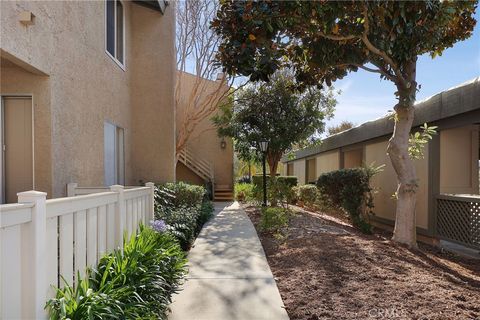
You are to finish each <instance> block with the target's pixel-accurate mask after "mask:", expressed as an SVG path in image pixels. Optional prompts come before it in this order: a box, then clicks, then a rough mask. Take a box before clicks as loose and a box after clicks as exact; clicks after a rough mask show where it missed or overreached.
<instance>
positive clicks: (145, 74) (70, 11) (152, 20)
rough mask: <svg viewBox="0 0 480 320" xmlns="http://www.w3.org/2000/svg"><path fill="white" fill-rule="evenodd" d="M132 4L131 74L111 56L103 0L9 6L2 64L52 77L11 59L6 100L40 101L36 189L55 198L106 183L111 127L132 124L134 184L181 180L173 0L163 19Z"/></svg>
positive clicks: (128, 152)
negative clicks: (26, 14) (72, 188)
mask: <svg viewBox="0 0 480 320" xmlns="http://www.w3.org/2000/svg"><path fill="white" fill-rule="evenodd" d="M123 5H124V10H125V70H123V69H122V68H121V67H120V66H119V65H118V64H117V63H116V62H115V61H113V59H112V58H111V57H110V56H108V55H107V53H106V52H105V2H104V1H58V2H53V1H52V2H48V1H45V2H44V1H38V2H33V1H31V2H30V1H12V2H4V1H2V2H1V3H0V8H1V10H0V11H1V16H0V21H1V24H2V28H1V34H0V39H1V43H0V47H1V49H2V51H1V53H2V62H3V61H5V60H10V61H12V60H13V61H14V63H17V64H19V63H18V61H17V60H20V61H23V62H24V63H25V64H27V65H28V68H27V69H33V68H34V69H37V70H38V71H39V72H38V73H40V74H43V75H35V74H33V73H31V72H29V71H27V70H25V68H21V67H15V66H11V65H10V64H9V63H8V64H7V65H8V66H7V67H4V66H2V68H1V94H2V95H9V94H27V95H31V96H32V98H33V103H34V128H35V134H34V142H35V151H34V154H35V181H36V186H35V187H36V189H37V190H41V191H46V192H48V194H49V196H50V197H59V196H64V195H65V186H66V184H67V183H69V182H77V183H79V185H80V186H82V185H83V186H99V185H103V183H104V163H103V159H104V155H103V150H104V143H103V139H104V137H103V134H104V122H105V121H109V122H111V123H113V124H115V125H117V126H119V127H122V128H124V132H125V173H126V175H125V181H126V184H138V182H139V181H140V180H143V181H147V180H153V181H171V180H174V179H175V170H174V132H175V121H174V117H175V109H174V100H173V85H174V79H175V72H174V71H175V70H174V68H175V49H174V32H175V15H174V8H173V5H174V4H172V5H170V6H169V7H167V9H166V12H165V14H164V15H163V16H162V15H161V14H160V13H159V12H156V11H153V10H151V9H148V8H144V7H141V6H138V5H135V4H132V3H131V2H129V1H123ZM22 11H30V12H32V13H33V14H34V15H35V18H34V24H33V25H30V26H24V25H22V24H21V23H20V22H19V18H18V17H19V14H20V12H22ZM87 21H88V23H87ZM12 57H14V59H12ZM24 63H20V64H24Z"/></svg>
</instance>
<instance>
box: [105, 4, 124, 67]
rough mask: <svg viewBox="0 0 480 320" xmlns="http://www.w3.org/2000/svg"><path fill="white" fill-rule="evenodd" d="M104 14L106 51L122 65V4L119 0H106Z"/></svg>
mask: <svg viewBox="0 0 480 320" xmlns="http://www.w3.org/2000/svg"><path fill="white" fill-rule="evenodd" d="M105 16H106V23H105V25H106V34H105V36H106V49H107V52H108V53H109V54H110V56H111V57H112V58H114V60H115V61H116V62H118V63H119V64H120V65H121V66H122V67H123V66H124V64H125V63H124V62H125V54H124V48H125V46H124V42H125V37H124V34H125V32H124V13H123V4H122V3H121V2H120V1H119V0H107V2H106V14H105Z"/></svg>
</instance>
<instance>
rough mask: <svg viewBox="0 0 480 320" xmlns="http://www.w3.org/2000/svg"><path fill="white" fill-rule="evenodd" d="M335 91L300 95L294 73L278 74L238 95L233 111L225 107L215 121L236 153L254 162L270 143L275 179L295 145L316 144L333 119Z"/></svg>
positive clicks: (269, 157)
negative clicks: (261, 144)
mask: <svg viewBox="0 0 480 320" xmlns="http://www.w3.org/2000/svg"><path fill="white" fill-rule="evenodd" d="M335 105H336V100H335V96H334V92H333V90H320V89H318V88H317V87H308V88H306V90H305V91H298V90H297V89H296V86H295V80H294V77H293V74H292V73H291V72H288V71H287V72H286V71H282V72H277V73H275V74H274V75H273V76H272V78H271V81H269V82H257V83H251V84H248V85H247V86H245V87H244V88H242V89H240V90H238V91H237V92H236V94H235V98H234V102H233V107H232V106H225V107H224V108H223V113H221V115H219V116H216V117H215V118H214V122H215V123H216V125H217V126H218V128H219V129H218V132H219V134H220V135H223V136H230V137H233V138H234V141H235V151H236V152H237V153H238V154H239V156H240V157H241V158H242V159H243V160H246V161H249V160H251V159H252V156H254V155H255V153H256V152H252V148H257V150H258V143H259V142H260V141H262V140H265V141H268V142H269V147H268V153H267V161H268V165H269V167H270V173H271V174H272V175H274V174H275V173H276V171H277V165H278V162H279V161H280V159H281V157H282V155H283V154H284V153H285V152H288V151H290V149H291V148H292V146H293V145H294V144H298V143H304V142H305V141H307V140H315V139H316V138H317V137H318V136H319V135H320V134H321V133H322V132H323V131H324V130H325V123H324V121H325V120H326V119H328V118H330V117H331V116H332V115H333V110H334V107H335Z"/></svg>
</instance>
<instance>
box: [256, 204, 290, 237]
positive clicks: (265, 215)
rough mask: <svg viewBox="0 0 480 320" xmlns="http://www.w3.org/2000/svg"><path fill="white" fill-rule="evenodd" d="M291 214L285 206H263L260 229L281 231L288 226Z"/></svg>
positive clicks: (274, 231) (273, 231)
mask: <svg viewBox="0 0 480 320" xmlns="http://www.w3.org/2000/svg"><path fill="white" fill-rule="evenodd" d="M289 215H290V212H289V210H287V209H285V208H280V207H267V208H262V213H261V219H260V229H261V230H263V231H265V232H272V233H281V232H283V231H284V229H285V228H286V227H287V226H288V221H289Z"/></svg>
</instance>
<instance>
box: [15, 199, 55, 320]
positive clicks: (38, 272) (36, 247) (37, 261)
mask: <svg viewBox="0 0 480 320" xmlns="http://www.w3.org/2000/svg"><path fill="white" fill-rule="evenodd" d="M17 196H18V203H33V204H34V206H33V208H32V222H31V225H32V229H31V234H30V236H31V238H30V239H31V240H32V242H31V244H30V248H31V250H32V256H31V259H32V265H31V267H32V269H31V270H32V271H31V274H30V275H31V279H32V283H31V284H30V285H31V290H30V292H31V294H32V298H33V299H32V302H33V306H32V308H33V310H32V311H33V318H35V319H46V318H47V314H46V312H45V310H44V309H43V308H44V306H45V303H46V301H47V297H48V290H49V289H50V285H49V284H48V283H46V275H47V270H46V264H45V258H46V233H47V205H46V201H47V194H46V193H45V192H39V191H33V190H32V191H25V192H20V193H17Z"/></svg>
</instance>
